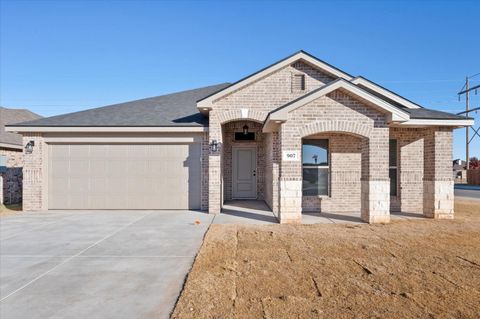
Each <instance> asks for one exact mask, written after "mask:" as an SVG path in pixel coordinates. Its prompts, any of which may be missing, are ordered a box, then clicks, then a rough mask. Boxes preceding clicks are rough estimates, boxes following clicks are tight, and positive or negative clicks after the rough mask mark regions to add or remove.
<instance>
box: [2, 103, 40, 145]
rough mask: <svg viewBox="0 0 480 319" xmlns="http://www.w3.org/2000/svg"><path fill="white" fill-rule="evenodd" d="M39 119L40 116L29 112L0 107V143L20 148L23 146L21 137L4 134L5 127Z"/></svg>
mask: <svg viewBox="0 0 480 319" xmlns="http://www.w3.org/2000/svg"><path fill="white" fill-rule="evenodd" d="M39 118H41V116H40V115H38V114H35V113H33V112H31V111H29V110H25V109H8V108H5V107H1V106H0V143H2V144H13V145H19V146H21V145H22V144H23V142H22V135H20V134H15V133H10V132H5V125H8V124H13V123H18V122H23V121H31V120H36V119H39Z"/></svg>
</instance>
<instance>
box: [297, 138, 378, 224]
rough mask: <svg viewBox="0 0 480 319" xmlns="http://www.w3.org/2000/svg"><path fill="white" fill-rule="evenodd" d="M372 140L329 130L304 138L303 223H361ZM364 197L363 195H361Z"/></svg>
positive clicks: (302, 160) (302, 162) (302, 155)
mask: <svg viewBox="0 0 480 319" xmlns="http://www.w3.org/2000/svg"><path fill="white" fill-rule="evenodd" d="M368 147H369V139H368V138H367V137H365V136H361V135H359V134H355V133H350V132H339V131H327V132H320V133H315V134H311V135H306V136H303V137H302V151H301V165H302V167H301V170H302V172H301V174H302V220H303V221H304V222H307V223H308V222H318V220H319V218H321V219H323V218H328V219H329V220H333V221H337V220H339V221H342V220H346V221H361V208H362V196H365V191H363V192H362V179H365V178H366V177H367V176H368V174H367V172H368V165H365V164H366V163H367V161H368ZM362 194H363V195H362Z"/></svg>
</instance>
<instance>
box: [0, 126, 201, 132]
mask: <svg viewBox="0 0 480 319" xmlns="http://www.w3.org/2000/svg"><path fill="white" fill-rule="evenodd" d="M5 131H7V132H17V133H20V132H154V133H161V132H165V133H168V132H176V133H182V132H185V133H189V132H208V127H203V126H201V127H188V126H183V127H182V126H152V127H148V126H138V127H133V126H130V127H122V126H115V127H107V126H89V127H87V126H6V127H5Z"/></svg>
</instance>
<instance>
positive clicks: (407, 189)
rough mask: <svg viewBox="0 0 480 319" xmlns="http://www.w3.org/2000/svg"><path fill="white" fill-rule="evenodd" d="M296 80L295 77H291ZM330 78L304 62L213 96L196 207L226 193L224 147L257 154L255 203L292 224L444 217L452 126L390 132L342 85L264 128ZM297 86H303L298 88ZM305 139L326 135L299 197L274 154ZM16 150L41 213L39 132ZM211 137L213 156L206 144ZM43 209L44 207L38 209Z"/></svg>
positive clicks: (297, 185) (209, 206) (289, 167)
mask: <svg viewBox="0 0 480 319" xmlns="http://www.w3.org/2000/svg"><path fill="white" fill-rule="evenodd" d="M298 76H301V77H302V79H303V80H302V81H303V82H301V83H300V84H299V83H293V81H295V79H297V80H298V78H297V77H298ZM333 80H334V78H333V77H331V76H329V75H327V74H326V73H323V72H321V71H319V70H317V69H315V68H314V67H312V66H310V65H309V64H306V63H303V62H295V63H293V64H291V65H289V66H286V67H283V68H280V69H279V70H277V71H275V72H272V73H270V74H269V75H267V76H264V77H262V78H260V79H257V80H256V81H254V82H253V83H250V84H248V85H245V86H243V87H240V88H239V89H237V90H235V91H233V92H230V93H228V94H227V95H225V96H222V97H221V98H218V99H217V100H214V101H213V102H212V105H211V108H209V114H208V117H209V131H208V132H207V133H204V135H203V141H202V155H201V162H202V166H201V169H202V177H201V178H202V180H201V185H202V191H201V207H202V209H203V210H208V211H209V212H210V213H214V214H216V213H220V212H221V209H222V205H223V203H224V201H225V200H230V199H232V147H235V146H240V145H249V146H250V145H251V146H255V148H256V150H257V163H256V164H257V195H256V197H257V199H259V200H264V201H265V202H266V204H267V205H268V206H269V207H270V209H271V210H272V212H273V213H274V215H275V216H276V217H277V218H278V219H279V221H280V222H281V223H298V222H301V220H302V211H314V212H330V213H342V212H359V213H360V214H361V217H362V219H363V220H364V221H366V222H369V223H381V222H388V221H389V220H390V211H391V210H397V211H402V212H412V213H420V212H423V213H424V214H425V215H426V216H428V217H434V218H452V217H453V180H452V174H451V157H452V154H451V151H452V128H439V127H430V128H398V127H393V126H391V125H390V124H389V117H388V115H387V112H385V111H379V109H378V107H377V106H375V105H373V104H370V102H367V101H366V100H365V99H361V98H359V97H355V96H353V95H350V93H347V91H346V90H343V89H337V90H335V91H333V92H331V93H329V94H327V95H324V96H322V97H319V98H316V99H314V100H312V101H310V102H308V103H305V104H304V105H302V106H300V107H298V108H297V109H294V110H291V111H290V112H289V113H288V118H287V120H286V121H284V122H282V123H277V124H278V126H277V128H276V130H273V131H270V130H269V131H268V132H264V131H263V130H264V129H265V128H264V125H263V124H264V123H265V120H266V119H267V116H268V115H269V113H270V112H271V111H273V110H275V109H276V108H278V107H279V106H282V105H284V104H285V103H288V102H291V101H293V100H295V99H297V98H299V97H300V96H303V95H305V94H306V93H308V92H311V91H312V90H314V89H317V88H319V87H322V86H324V85H325V84H327V83H330V82H331V81H333ZM302 87H303V88H304V90H302ZM244 125H248V127H249V131H250V132H255V133H256V139H255V141H244V142H239V141H235V140H234V133H235V132H241V131H242V128H243V126H244ZM305 138H313V139H328V141H329V152H330V164H329V176H330V181H329V194H328V195H326V196H303V194H302V180H303V177H302V161H301V159H297V160H296V161H287V160H284V159H282V154H283V152H286V151H288V152H297V153H298V154H301V151H302V140H303V139H305ZM389 139H395V140H397V153H398V158H397V163H396V164H397V190H398V191H397V194H394V196H390V178H389ZM29 140H34V141H35V147H34V151H33V153H32V154H27V155H25V159H24V161H25V168H24V209H25V210H39V209H42V194H44V193H45V189H43V188H42V187H44V185H45V184H47V183H45V181H43V180H42V176H43V167H44V165H45V163H43V159H44V158H45V157H44V154H43V152H44V151H45V150H46V148H45V147H46V144H45V143H43V138H42V136H41V134H31V133H26V134H24V143H26V142H28V141H29ZM212 141H216V142H217V143H218V146H219V148H218V150H217V151H216V152H214V151H213V150H212V149H211V148H210V143H211V142H212ZM43 208H44V207H43Z"/></svg>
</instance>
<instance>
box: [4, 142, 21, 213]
mask: <svg viewBox="0 0 480 319" xmlns="http://www.w3.org/2000/svg"><path fill="white" fill-rule="evenodd" d="M0 156H5V157H6V168H5V169H4V170H3V171H0V176H1V177H2V178H1V180H2V185H0V199H1V201H0V202H2V203H4V204H19V203H21V202H22V177H23V176H22V167H23V153H22V150H14V149H7V148H0Z"/></svg>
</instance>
